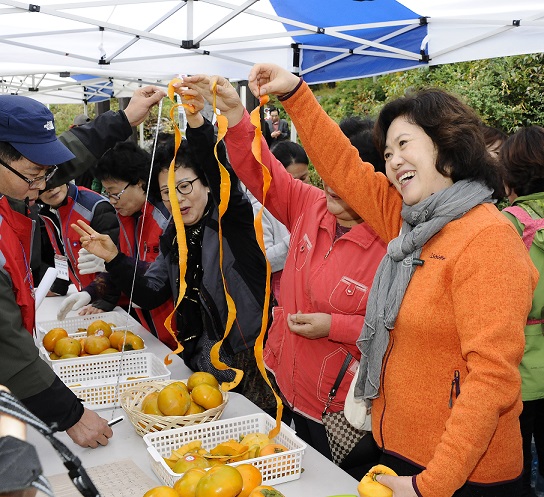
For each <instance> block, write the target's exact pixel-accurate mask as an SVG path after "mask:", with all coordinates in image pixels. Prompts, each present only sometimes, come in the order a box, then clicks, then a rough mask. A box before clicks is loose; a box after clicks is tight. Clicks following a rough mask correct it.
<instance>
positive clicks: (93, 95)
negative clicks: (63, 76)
mask: <svg viewBox="0 0 544 497" xmlns="http://www.w3.org/2000/svg"><path fill="white" fill-rule="evenodd" d="M71 78H72V79H75V80H76V81H78V82H80V83H83V84H84V83H85V81H87V80H96V76H92V75H91V74H74V75H72V76H71ZM83 91H84V92H85V96H84V98H85V100H86V101H87V102H88V103H96V102H102V101H104V100H109V99H110V98H112V97H113V82H111V81H105V82H101V83H98V84H94V85H93V84H89V85H88V86H87V85H86V86H84V87H83Z"/></svg>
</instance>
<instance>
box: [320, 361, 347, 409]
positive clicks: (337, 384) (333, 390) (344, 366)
mask: <svg viewBox="0 0 544 497" xmlns="http://www.w3.org/2000/svg"><path fill="white" fill-rule="evenodd" d="M352 357H353V356H352V355H351V353H349V352H348V355H347V356H346V358H345V359H344V362H343V363H342V367H341V368H340V371H339V372H338V376H337V377H336V380H335V382H334V385H333V386H332V388H331V391H330V392H329V398H328V399H327V404H326V405H325V409H323V414H325V413H326V412H327V409H328V408H329V406H330V405H331V402H332V401H333V400H334V398H335V397H336V392H337V391H338V388H339V387H340V383H342V380H343V379H344V375H345V374H346V371H347V370H348V366H349V363H350V362H351V359H352Z"/></svg>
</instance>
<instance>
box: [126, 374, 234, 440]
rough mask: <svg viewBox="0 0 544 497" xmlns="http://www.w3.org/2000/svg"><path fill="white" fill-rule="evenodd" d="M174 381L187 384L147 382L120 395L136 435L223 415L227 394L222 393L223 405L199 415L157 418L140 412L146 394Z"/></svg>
mask: <svg viewBox="0 0 544 497" xmlns="http://www.w3.org/2000/svg"><path fill="white" fill-rule="evenodd" d="M176 381H183V382H184V383H185V384H186V383H187V380H170V381H148V382H146V383H142V384H141V385H138V386H135V387H132V388H129V389H127V390H126V391H125V392H123V393H122V394H121V406H122V407H123V409H124V410H125V412H126V413H127V415H128V417H129V419H130V422H131V423H132V425H133V426H134V429H135V430H136V433H138V435H140V436H141V437H143V436H144V435H145V434H147V433H153V432H156V431H163V430H171V429H173V428H182V427H184V426H192V425H196V424H200V423H205V422H206V421H215V420H217V419H219V418H220V417H221V414H223V410H224V409H225V407H226V405H227V402H228V400H229V394H228V392H222V393H223V403H222V404H221V405H219V406H217V407H214V408H213V409H208V410H207V411H204V412H201V413H199V414H191V415H189V416H157V415H155V414H145V413H143V412H142V411H141V405H142V401H143V400H144V398H145V397H146V396H147V394H149V393H151V392H158V391H159V390H161V389H162V388H163V387H165V386H166V385H170V384H171V383H174V382H176Z"/></svg>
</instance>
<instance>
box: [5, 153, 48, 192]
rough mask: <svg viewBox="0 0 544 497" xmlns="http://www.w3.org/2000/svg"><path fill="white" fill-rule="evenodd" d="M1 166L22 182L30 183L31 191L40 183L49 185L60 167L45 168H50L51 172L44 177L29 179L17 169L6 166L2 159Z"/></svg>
mask: <svg viewBox="0 0 544 497" xmlns="http://www.w3.org/2000/svg"><path fill="white" fill-rule="evenodd" d="M0 164H2V165H3V166H4V167H5V168H6V169H7V170H8V171H11V172H12V173H13V174H15V176H18V177H19V178H21V179H22V180H24V181H26V182H27V183H28V188H29V189H32V188H33V189H36V185H39V184H40V183H42V182H44V183H47V182H48V181H49V180H50V179H51V178H52V177H53V175H54V174H55V173H56V172H57V169H58V167H57V166H44V167H48V168H49V170H48V171H47V173H45V174H44V175H43V176H38V177H37V178H33V179H30V178H27V177H26V176H25V175H24V174H21V173H20V172H19V171H17V169H14V168H13V167H11V166H10V165H9V164H6V163H5V162H4V161H3V160H2V159H0Z"/></svg>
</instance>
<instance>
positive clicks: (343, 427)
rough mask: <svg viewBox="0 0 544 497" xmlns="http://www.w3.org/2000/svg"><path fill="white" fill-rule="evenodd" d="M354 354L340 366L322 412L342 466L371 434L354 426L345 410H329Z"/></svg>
mask: <svg viewBox="0 0 544 497" xmlns="http://www.w3.org/2000/svg"><path fill="white" fill-rule="evenodd" d="M352 357H353V356H352V355H351V354H348V355H347V356H346V358H345V360H344V363H343V364H342V367H341V368H340V372H339V373H338V376H337V378H336V381H335V382H334V385H333V386H332V388H331V391H330V392H329V397H328V399H327V404H326V405H325V409H324V410H323V413H322V414H321V421H322V422H323V426H324V427H325V431H326V433H327V439H328V441H329V447H330V449H331V454H332V460H333V462H334V463H335V464H336V465H338V466H340V465H341V464H342V462H343V461H344V459H345V458H346V456H347V455H348V454H349V453H350V452H351V451H352V449H353V448H354V447H355V446H356V445H357V444H358V443H359V442H360V441H361V439H362V438H363V437H365V436H367V435H368V436H370V437H372V435H371V434H370V432H368V431H365V430H358V429H357V428H354V427H353V426H352V425H351V424H350V423H349V421H348V420H347V419H346V417H345V416H344V411H343V410H342V411H339V412H327V411H328V409H329V406H330V405H331V403H332V401H333V400H334V398H335V397H336V392H337V391H338V388H339V387H340V383H342V379H343V378H344V375H345V374H346V371H347V369H348V366H349V363H350V362H351V358H352Z"/></svg>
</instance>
